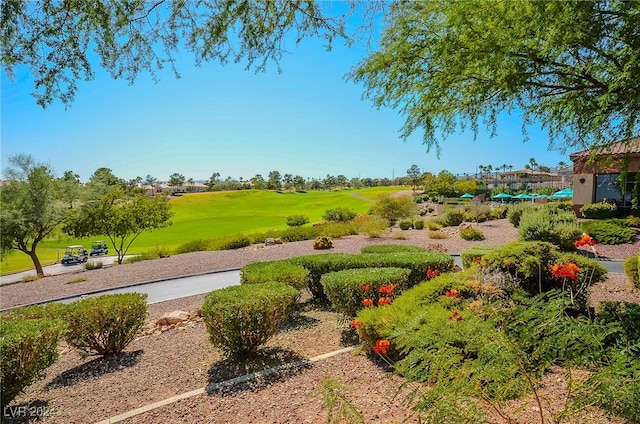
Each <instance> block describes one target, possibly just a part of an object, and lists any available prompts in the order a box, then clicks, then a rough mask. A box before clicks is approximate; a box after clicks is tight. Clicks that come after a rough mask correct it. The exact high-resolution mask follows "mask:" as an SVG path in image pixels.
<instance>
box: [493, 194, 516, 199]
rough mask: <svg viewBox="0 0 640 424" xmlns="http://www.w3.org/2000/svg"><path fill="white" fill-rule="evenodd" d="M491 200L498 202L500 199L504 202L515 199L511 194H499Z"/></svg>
mask: <svg viewBox="0 0 640 424" xmlns="http://www.w3.org/2000/svg"><path fill="white" fill-rule="evenodd" d="M491 198H492V199H498V200H500V199H503V200H504V199H513V196H512V195H510V194H507V193H499V194H496V195H495V196H493V197H491Z"/></svg>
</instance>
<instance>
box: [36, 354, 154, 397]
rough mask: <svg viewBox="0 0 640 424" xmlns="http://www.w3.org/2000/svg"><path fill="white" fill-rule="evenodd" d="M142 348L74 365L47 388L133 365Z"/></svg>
mask: <svg viewBox="0 0 640 424" xmlns="http://www.w3.org/2000/svg"><path fill="white" fill-rule="evenodd" d="M142 352H143V351H142V350H136V351H133V352H122V353H120V354H118V355H112V356H102V357H99V358H96V359H93V360H91V361H89V362H86V363H84V364H82V365H78V366H77V367H73V368H71V369H69V370H67V371H64V372H63V373H61V374H60V375H58V376H56V377H55V378H54V379H53V380H51V382H50V383H49V384H47V386H46V387H45V390H50V389H57V388H62V387H68V386H72V385H74V384H76V383H79V382H81V381H86V380H90V379H93V378H98V377H101V376H103V375H106V374H110V373H112V372H115V371H119V370H121V369H123V368H128V367H133V366H134V365H136V364H137V363H138V361H139V360H140V355H142Z"/></svg>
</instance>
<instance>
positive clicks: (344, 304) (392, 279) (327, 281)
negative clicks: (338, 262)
mask: <svg viewBox="0 0 640 424" xmlns="http://www.w3.org/2000/svg"><path fill="white" fill-rule="evenodd" d="M409 274H410V271H409V270H408V269H403V268H363V269H348V270H343V271H338V272H330V273H327V274H325V275H323V276H322V278H321V279H320V282H321V284H322V287H323V289H324V292H325V293H326V294H327V297H328V298H329V300H330V301H331V304H332V305H333V309H334V310H335V311H337V312H339V313H341V314H342V315H344V316H346V317H354V316H356V314H357V313H358V311H359V310H361V309H362V308H369V307H373V306H377V305H378V306H381V305H388V304H389V303H391V301H392V300H393V297H394V295H395V293H396V292H398V291H400V290H401V289H402V288H406V287H407V279H408V277H409Z"/></svg>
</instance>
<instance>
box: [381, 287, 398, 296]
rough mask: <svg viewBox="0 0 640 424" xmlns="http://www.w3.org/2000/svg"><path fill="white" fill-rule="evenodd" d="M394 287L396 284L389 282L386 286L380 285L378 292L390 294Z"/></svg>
mask: <svg viewBox="0 0 640 424" xmlns="http://www.w3.org/2000/svg"><path fill="white" fill-rule="evenodd" d="M396 287H398V285H397V284H389V285H388V286H382V287H380V293H382V294H386V295H391V294H392V293H393V291H394V290H395V289H396Z"/></svg>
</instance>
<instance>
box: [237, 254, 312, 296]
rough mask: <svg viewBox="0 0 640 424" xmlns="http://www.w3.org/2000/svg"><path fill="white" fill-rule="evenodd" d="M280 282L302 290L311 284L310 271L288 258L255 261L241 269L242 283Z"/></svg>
mask: <svg viewBox="0 0 640 424" xmlns="http://www.w3.org/2000/svg"><path fill="white" fill-rule="evenodd" d="M273 281H276V282H279V283H285V284H288V285H290V286H291V287H293V288H295V289H297V290H301V289H304V288H306V287H307V286H308V285H309V271H307V270H306V269H304V268H303V267H302V266H300V265H295V264H292V263H291V262H289V261H288V260H282V261H268V262H254V263H252V264H248V265H245V266H243V267H242V269H241V270H240V284H261V283H269V282H273Z"/></svg>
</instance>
